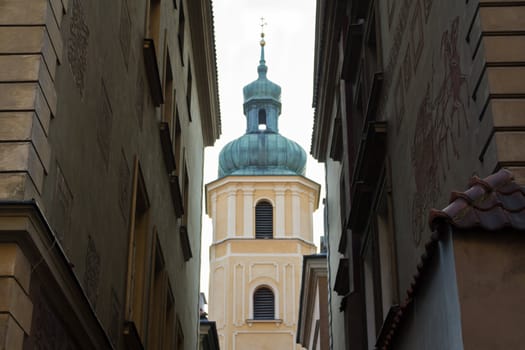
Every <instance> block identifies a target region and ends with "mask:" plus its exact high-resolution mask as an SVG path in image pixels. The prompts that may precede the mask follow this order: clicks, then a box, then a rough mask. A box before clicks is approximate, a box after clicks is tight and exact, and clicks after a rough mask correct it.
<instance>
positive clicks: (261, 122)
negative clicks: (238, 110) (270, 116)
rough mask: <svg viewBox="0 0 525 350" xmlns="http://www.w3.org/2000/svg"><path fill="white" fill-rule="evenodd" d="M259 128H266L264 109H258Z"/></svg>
mask: <svg viewBox="0 0 525 350" xmlns="http://www.w3.org/2000/svg"><path fill="white" fill-rule="evenodd" d="M258 124H259V130H266V109H264V108H263V109H259V123H258Z"/></svg>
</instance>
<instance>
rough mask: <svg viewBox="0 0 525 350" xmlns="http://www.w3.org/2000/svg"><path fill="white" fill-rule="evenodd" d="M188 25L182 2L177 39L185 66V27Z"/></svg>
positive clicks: (181, 59)
mask: <svg viewBox="0 0 525 350" xmlns="http://www.w3.org/2000/svg"><path fill="white" fill-rule="evenodd" d="M185 23H186V19H185V18H184V9H183V7H182V1H181V2H180V9H179V32H178V34H177V38H178V39H179V53H180V61H181V63H182V65H183V66H184V55H183V52H184V25H185Z"/></svg>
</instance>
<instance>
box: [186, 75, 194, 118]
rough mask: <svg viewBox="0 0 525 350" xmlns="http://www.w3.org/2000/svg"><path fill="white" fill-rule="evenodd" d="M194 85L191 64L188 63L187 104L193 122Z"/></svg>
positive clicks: (189, 116)
mask: <svg viewBox="0 0 525 350" xmlns="http://www.w3.org/2000/svg"><path fill="white" fill-rule="evenodd" d="M192 87H193V77H192V75H191V65H188V84H187V86H186V89H187V90H186V104H187V105H188V118H189V120H190V122H191V89H192Z"/></svg>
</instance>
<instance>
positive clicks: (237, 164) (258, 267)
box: [206, 39, 319, 350]
mask: <svg viewBox="0 0 525 350" xmlns="http://www.w3.org/2000/svg"><path fill="white" fill-rule="evenodd" d="M264 44H265V43H264V39H263V40H261V60H260V63H259V66H258V68H257V70H258V75H259V77H258V79H257V80H255V81H254V82H252V83H250V84H248V85H247V86H246V87H245V88H244V91H243V92H244V114H245V117H246V133H245V134H244V135H243V136H241V137H240V138H238V139H236V140H234V141H232V142H230V143H229V144H227V145H226V146H225V147H224V148H223V149H222V151H221V153H220V156H219V178H218V179H217V180H215V181H213V182H211V183H209V184H207V185H206V211H207V214H208V215H209V216H210V218H211V219H212V222H213V239H212V246H211V247H210V292H209V301H210V302H209V317H210V319H211V320H214V321H215V322H216V326H217V332H218V334H219V342H220V347H221V349H228V350H241V349H253V350H269V349H283V350H284V349H296V348H297V345H296V344H295V339H296V329H297V313H298V306H299V290H300V283H301V282H300V280H301V267H302V259H303V255H308V254H312V253H314V252H315V250H316V248H315V246H314V244H313V243H312V242H313V232H312V231H313V228H312V221H313V212H314V210H316V209H317V207H318V202H319V185H318V184H316V183H314V182H313V181H311V180H309V179H307V178H306V177H304V171H305V164H306V153H305V152H304V150H303V149H302V148H301V147H300V146H299V145H298V144H296V143H295V142H293V141H291V140H289V139H287V138H285V137H283V136H281V135H280V134H279V128H278V118H279V115H280V113H281V102H280V97H281V88H280V87H279V86H278V85H277V84H274V83H273V82H271V81H270V80H268V78H267V76H266V75H267V70H268V67H267V66H266V62H265V59H264Z"/></svg>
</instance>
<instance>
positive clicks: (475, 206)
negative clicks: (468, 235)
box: [429, 169, 525, 231]
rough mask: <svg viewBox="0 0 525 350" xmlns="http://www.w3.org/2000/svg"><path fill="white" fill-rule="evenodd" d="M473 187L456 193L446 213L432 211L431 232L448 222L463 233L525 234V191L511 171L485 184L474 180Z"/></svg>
mask: <svg viewBox="0 0 525 350" xmlns="http://www.w3.org/2000/svg"><path fill="white" fill-rule="evenodd" d="M469 186H470V188H469V189H468V190H466V191H465V192H452V195H451V198H450V204H449V205H448V206H447V207H446V208H445V209H443V210H437V209H432V210H431V211H430V217H429V224H430V227H431V229H434V228H435V226H436V225H437V223H439V222H440V221H445V222H447V223H449V224H450V225H452V226H454V227H455V228H459V229H472V228H481V229H484V230H487V231H497V230H501V229H503V228H512V229H516V230H525V188H524V187H522V186H520V185H518V184H516V183H515V182H514V177H513V176H512V173H511V172H510V171H508V170H506V169H501V170H500V171H498V172H497V173H494V174H492V175H490V176H488V177H486V178H485V179H483V180H482V179H480V178H479V177H477V176H474V177H473V178H472V179H471V180H470V183H469Z"/></svg>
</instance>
